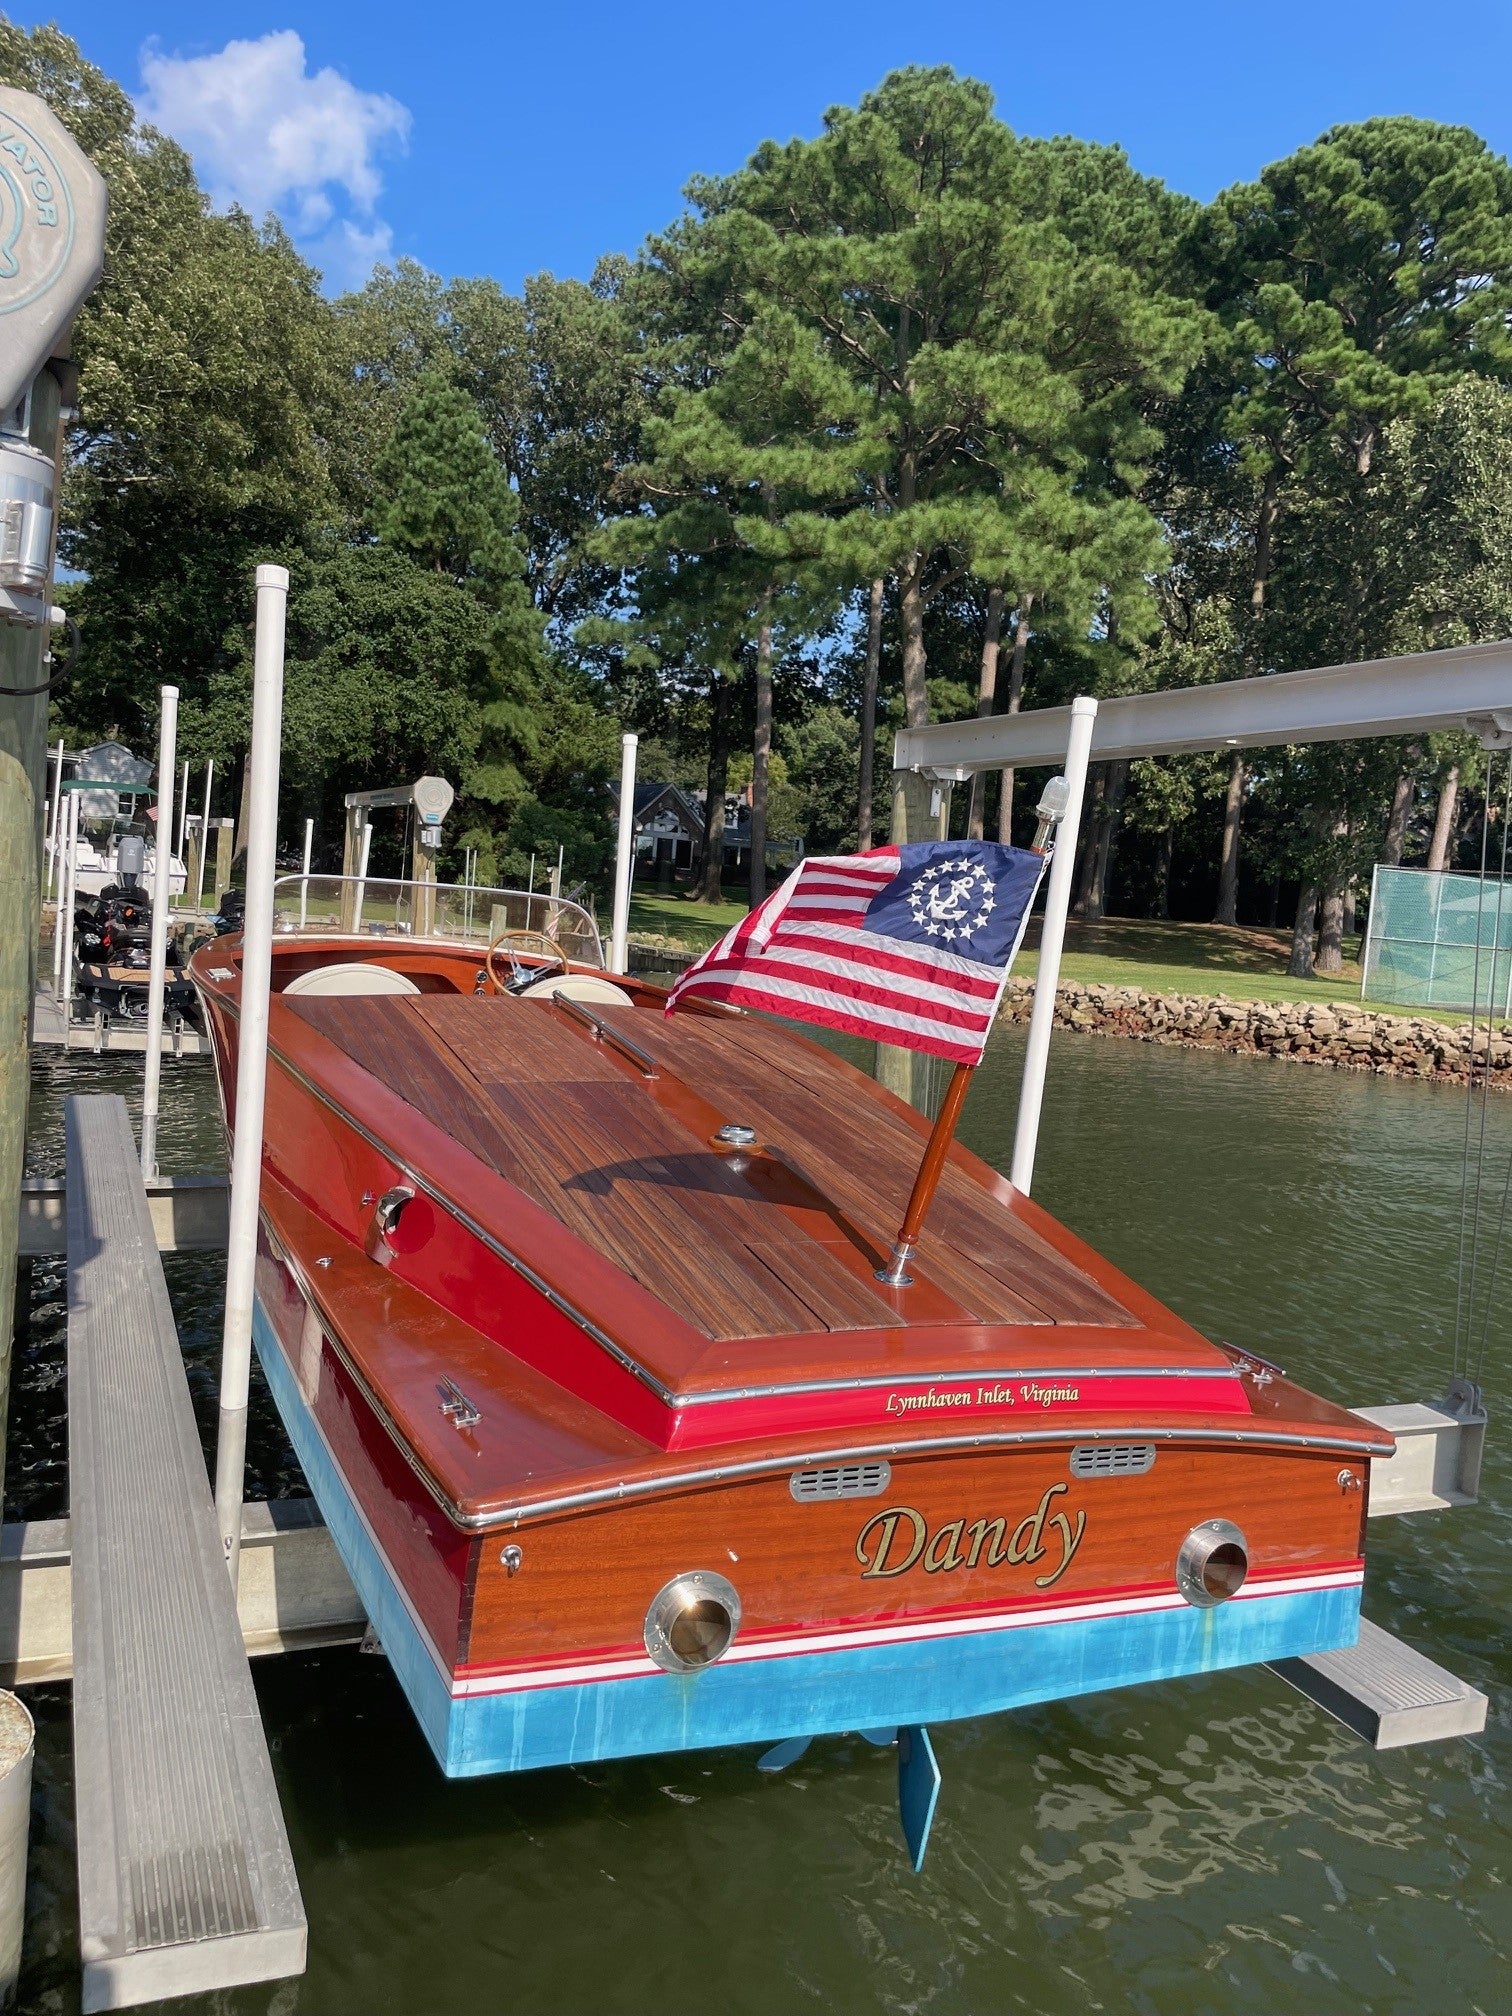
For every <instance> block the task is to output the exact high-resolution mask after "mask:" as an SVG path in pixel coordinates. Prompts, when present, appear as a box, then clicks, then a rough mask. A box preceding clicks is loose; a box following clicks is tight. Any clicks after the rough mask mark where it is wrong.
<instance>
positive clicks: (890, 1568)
mask: <svg viewBox="0 0 1512 2016" xmlns="http://www.w3.org/2000/svg"><path fill="white" fill-rule="evenodd" d="M905 1519H906V1520H908V1521H909V1522H910V1526H911V1529H912V1537H911V1538H910V1539H909V1540H908V1541H907V1542H906V1543H905V1547H904V1554H903V1558H902V1559H901V1560H899V1561H894V1560H893V1559H892V1551H893V1540H894V1538H895V1536H896V1534H897V1531H898V1528H899V1526H900V1525H901V1524H902V1523H903V1521H904V1520H905ZM872 1532H875V1533H876V1535H877V1551H876V1553H875V1555H870V1554H868V1553H867V1551H866V1541H867V1536H868V1535H869V1534H870V1533H872ZM928 1537H929V1528H928V1526H927V1525H926V1524H925V1523H924V1518H923V1515H922V1514H921V1513H918V1512H915V1511H914V1509H913V1507H912V1506H911V1505H894V1506H890V1507H889V1508H888V1510H887V1511H886V1512H879V1513H878V1514H877V1515H876V1517H875V1518H874V1519H868V1520H867V1522H866V1524H865V1525H864V1526H863V1527H862V1528H861V1531H860V1532H859V1533H858V1534H857V1535H856V1559H857V1560H858V1561H859V1562H860V1563H861V1579H862V1581H863V1582H865V1581H869V1580H871V1579H872V1578H873V1577H875V1576H878V1575H902V1574H905V1573H906V1572H907V1570H908V1569H910V1568H912V1566H913V1565H914V1563H915V1561H917V1560H918V1558H919V1556H920V1555H921V1554H922V1553H923V1552H924V1542H925V1541H926V1540H927V1539H928Z"/></svg>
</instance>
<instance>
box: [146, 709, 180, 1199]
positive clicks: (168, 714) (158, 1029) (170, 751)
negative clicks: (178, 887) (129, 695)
mask: <svg viewBox="0 0 1512 2016" xmlns="http://www.w3.org/2000/svg"><path fill="white" fill-rule="evenodd" d="M178 701H179V696H178V688H177V686H164V687H163V688H162V724H161V726H160V728H159V730H158V806H157V812H158V817H157V851H156V853H155V854H154V856H153V876H152V964H151V966H150V968H149V970H148V976H147V1030H146V1037H147V1061H146V1068H145V1069H144V1071H143V1073H142V1175H143V1178H144V1179H145V1178H148V1177H152V1176H156V1174H157V1124H158V1088H159V1085H160V1084H161V1082H162V1076H163V994H164V990H165V987H166V983H167V978H168V898H169V894H170V892H171V891H172V888H173V848H172V846H171V844H170V841H171V836H172V833H173V765H174V758H175V756H176V755H177V753H178Z"/></svg>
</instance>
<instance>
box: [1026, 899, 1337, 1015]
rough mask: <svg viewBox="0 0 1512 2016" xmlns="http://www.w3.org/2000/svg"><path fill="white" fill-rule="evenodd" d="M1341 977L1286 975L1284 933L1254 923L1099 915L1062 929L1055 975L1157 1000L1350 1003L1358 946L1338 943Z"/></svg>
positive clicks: (1033, 955)
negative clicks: (1216, 997)
mask: <svg viewBox="0 0 1512 2016" xmlns="http://www.w3.org/2000/svg"><path fill="white" fill-rule="evenodd" d="M1038 937H1039V932H1038V929H1037V924H1031V925H1030V930H1029V937H1028V940H1027V941H1026V944H1025V948H1024V950H1023V952H1021V953H1020V955H1019V959H1018V964H1017V965H1016V967H1015V968H1014V970H1015V972H1017V973H1022V974H1026V975H1028V974H1032V973H1033V972H1034V971H1035V968H1036V966H1037V965H1038V963H1039V954H1038V952H1037V951H1034V950H1031V947H1032V946H1034V945H1035V943H1036V942H1037V940H1038ZM1344 951H1345V959H1344V971H1343V972H1342V973H1336V974H1332V975H1329V976H1326V977H1320V978H1318V979H1316V980H1292V979H1289V978H1288V977H1287V971H1286V962H1287V960H1288V959H1289V958H1290V957H1291V933H1290V931H1282V930H1275V931H1269V930H1265V929H1263V928H1261V927H1258V926H1254V925H1240V926H1238V927H1237V928H1235V927H1233V926H1230V925H1226V924H1169V923H1161V922H1157V921H1156V920H1154V919H1150V918H1142V917H1107V918H1104V919H1103V920H1102V922H1100V923H1097V924H1078V923H1077V921H1076V919H1075V918H1072V920H1071V922H1070V923H1069V924H1068V925H1067V927H1066V950H1065V954H1064V956H1063V958H1062V960H1061V973H1062V975H1063V976H1064V977H1065V978H1066V979H1067V980H1080V981H1082V982H1086V981H1089V980H1090V981H1105V982H1107V983H1108V984H1109V985H1112V986H1117V987H1147V988H1149V989H1150V990H1151V991H1159V992H1160V993H1163V994H1227V995H1228V996H1229V997H1230V998H1231V999H1232V1000H1235V1001H1358V1000H1359V998H1360V966H1359V958H1358V953H1359V940H1358V939H1357V938H1349V939H1346V940H1345V942H1344Z"/></svg>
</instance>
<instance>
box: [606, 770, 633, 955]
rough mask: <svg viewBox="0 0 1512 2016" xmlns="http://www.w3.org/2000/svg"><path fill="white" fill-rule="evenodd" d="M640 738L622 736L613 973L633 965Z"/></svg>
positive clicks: (611, 939) (611, 940)
mask: <svg viewBox="0 0 1512 2016" xmlns="http://www.w3.org/2000/svg"><path fill="white" fill-rule="evenodd" d="M639 739H640V738H639V737H638V736H635V735H622V736H621V737H620V788H619V831H618V836H617V838H616V840H615V846H614V922H613V924H612V926H611V928H610V933H609V971H610V972H611V973H623V972H624V971H625V969H626V967H627V966H628V965H629V963H630V945H629V938H630V878H631V876H632V875H633V874H634V872H635V752H636V748H637V747H638V744H639Z"/></svg>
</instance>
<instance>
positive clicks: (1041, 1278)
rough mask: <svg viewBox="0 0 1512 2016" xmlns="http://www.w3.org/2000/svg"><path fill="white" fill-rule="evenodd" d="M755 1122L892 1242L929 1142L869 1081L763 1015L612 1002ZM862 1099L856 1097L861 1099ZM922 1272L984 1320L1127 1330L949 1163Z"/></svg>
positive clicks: (1091, 1289)
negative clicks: (646, 1009)
mask: <svg viewBox="0 0 1512 2016" xmlns="http://www.w3.org/2000/svg"><path fill="white" fill-rule="evenodd" d="M607 1019H609V1020H610V1021H611V1022H615V1023H616V1024H617V1026H622V1027H624V1028H625V1029H626V1030H627V1032H629V1033H631V1034H633V1035H634V1038H635V1040H636V1041H637V1042H639V1043H641V1044H642V1045H643V1047H645V1048H646V1049H648V1050H651V1051H652V1053H653V1054H655V1055H657V1056H658V1058H659V1059H661V1060H663V1061H665V1063H666V1065H667V1067H668V1068H669V1069H676V1070H680V1071H681V1072H682V1073H683V1074H684V1075H686V1076H688V1077H690V1078H694V1079H697V1080H698V1081H700V1082H702V1083H703V1084H705V1085H706V1086H707V1087H708V1088H710V1096H713V1097H716V1098H721V1099H722V1100H723V1101H724V1103H725V1104H726V1105H728V1106H729V1108H730V1110H731V1113H732V1114H733V1115H734V1116H735V1117H737V1118H745V1119H749V1120H750V1121H751V1123H752V1124H754V1125H756V1126H758V1127H759V1129H760V1131H761V1132H762V1134H763V1137H764V1138H766V1139H769V1140H770V1141H772V1142H773V1143H774V1144H776V1145H778V1146H780V1147H781V1148H782V1149H783V1151H784V1152H785V1153H786V1154H788V1155H789V1156H790V1157H791V1158H792V1160H793V1161H794V1162H795V1163H796V1164H797V1165H798V1166H799V1167H801V1168H802V1169H804V1170H805V1171H806V1173H807V1174H808V1175H809V1176H810V1178H811V1180H812V1181H813V1182H814V1184H815V1186H816V1187H817V1188H819V1189H820V1190H822V1191H825V1192H827V1193H828V1194H829V1195H831V1196H833V1197H834V1198H835V1200H836V1202H837V1203H838V1204H840V1205H841V1207H842V1209H844V1210H845V1211H846V1212H847V1213H848V1214H849V1215H851V1216H853V1217H855V1218H856V1219H857V1220H858V1221H859V1222H860V1223H861V1224H863V1225H865V1226H866V1227H867V1228H868V1230H869V1231H871V1232H872V1233H873V1235H874V1236H875V1237H877V1238H879V1239H880V1240H881V1241H882V1243H883V1245H884V1248H885V1247H886V1246H887V1245H890V1243H891V1240H892V1238H893V1236H894V1234H895V1233H896V1232H897V1229H898V1224H899V1223H900V1222H901V1218H902V1213H903V1208H904V1206H905V1205H906V1203H907V1201H908V1193H909V1191H910V1189H911V1188H912V1186H913V1179H914V1175H915V1173H916V1171H917V1169H918V1166H919V1159H920V1156H921V1154H922V1152H923V1143H922V1141H921V1140H920V1138H919V1137H918V1136H917V1135H916V1134H915V1133H914V1132H913V1131H912V1129H911V1128H909V1126H908V1125H907V1124H906V1122H905V1121H903V1120H902V1119H901V1118H900V1117H898V1116H897V1115H896V1114H895V1113H893V1112H892V1111H891V1110H890V1108H889V1107H888V1105H887V1104H886V1102H885V1101H884V1100H882V1099H881V1098H880V1097H879V1096H877V1095H876V1094H875V1093H874V1092H873V1093H872V1094H871V1096H870V1097H868V1096H867V1094H868V1087H867V1085H866V1083H865V1082H864V1081H863V1082H862V1083H860V1084H857V1083H856V1082H855V1081H853V1080H851V1079H849V1078H848V1077H847V1078H844V1079H842V1078H841V1076H840V1075H839V1067H838V1066H837V1065H835V1064H834V1063H833V1061H832V1060H830V1059H829V1058H828V1057H827V1056H826V1055H825V1054H824V1053H822V1052H817V1051H814V1050H811V1049H810V1048H809V1046H807V1045H805V1044H803V1043H801V1042H798V1041H796V1040H795V1039H794V1038H793V1037H792V1036H791V1035H789V1033H788V1032H787V1031H785V1030H781V1029H776V1028H773V1027H772V1026H771V1025H770V1024H765V1023H761V1022H759V1021H758V1020H757V1019H756V1018H754V1017H749V1018H744V1019H742V1020H741V1021H739V1022H714V1021H710V1020H703V1019H694V1018H689V1017H678V1018H676V1019H674V1020H673V1021H672V1022H671V1023H667V1022H666V1021H665V1020H664V1019H663V1018H661V1017H659V1016H654V1015H648V1014H644V1013H636V1012H635V1011H633V1010H625V1009H615V1010H611V1011H610V1012H609V1015H608V1018H607ZM858 1094H859V1097H858V1096H857V1095H858ZM920 1268H921V1270H922V1271H923V1272H925V1273H927V1274H929V1275H930V1276H931V1277H932V1278H933V1279H935V1280H936V1281H938V1283H939V1284H940V1285H941V1286H942V1287H944V1288H945V1289H946V1290H947V1292H949V1293H950V1294H952V1295H954V1296H956V1297H958V1298H959V1299H960V1300H962V1301H963V1302H964V1303H965V1304H966V1306H967V1307H968V1308H969V1309H970V1310H971V1311H972V1313H973V1314H974V1315H976V1316H977V1317H979V1318H980V1319H981V1320H982V1321H984V1322H999V1323H1005V1322H1006V1323H1014V1322H1017V1323H1021V1322H1025V1321H1031V1322H1032V1321H1035V1320H1040V1321H1047V1322H1048V1321H1053V1322H1078V1323H1101V1324H1116V1325H1126V1324H1128V1323H1130V1322H1131V1320H1132V1319H1131V1318H1130V1317H1129V1315H1128V1314H1127V1312H1126V1311H1125V1310H1123V1309H1122V1308H1121V1307H1120V1306H1119V1304H1118V1303H1117V1302H1115V1301H1114V1300H1113V1298H1112V1297H1111V1296H1110V1295H1108V1294H1106V1293H1105V1292H1104V1291H1103V1290H1102V1289H1101V1288H1099V1287H1098V1286H1097V1285H1096V1284H1095V1283H1094V1282H1092V1281H1091V1280H1089V1279H1088V1278H1087V1276H1086V1275H1085V1274H1084V1273H1082V1272H1081V1271H1080V1270H1079V1269H1078V1268H1076V1267H1075V1266H1074V1265H1073V1264H1072V1263H1071V1262H1069V1261H1068V1260H1066V1259H1065V1258H1064V1257H1063V1256H1062V1255H1061V1254H1059V1253H1057V1252H1056V1251H1055V1250H1054V1248H1053V1247H1051V1246H1049V1245H1048V1244H1047V1243H1046V1242H1045V1241H1044V1240H1042V1239H1040V1238H1039V1237H1038V1236H1037V1235H1036V1234H1035V1233H1034V1232H1032V1231H1030V1230H1029V1229H1028V1228H1026V1227H1024V1226H1022V1225H1020V1224H1019V1223H1018V1222H1017V1221H1016V1220H1015V1219H1014V1218H1013V1217H1012V1216H1011V1214H1010V1213H1008V1212H1007V1211H1005V1210H1004V1209H1003V1208H1002V1207H1001V1206H999V1205H998V1204H997V1203H996V1202H995V1200H994V1199H993V1198H992V1197H991V1196H990V1195H988V1193H987V1192H985V1191H984V1190H983V1189H982V1188H981V1186H980V1185H979V1184H977V1183H975V1182H973V1181H972V1179H971V1177H970V1176H969V1175H967V1174H966V1172H965V1171H964V1170H962V1169H960V1168H959V1167H957V1166H955V1165H954V1164H952V1163H947V1164H946V1167H945V1171H944V1173H943V1175H942V1178H941V1183H940V1189H939V1192H938V1193H937V1196H936V1200H935V1203H934V1205H933V1206H932V1207H931V1212H930V1217H929V1219H928V1220H927V1221H926V1224H925V1228H924V1236H923V1240H922V1242H921V1245H920Z"/></svg>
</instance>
